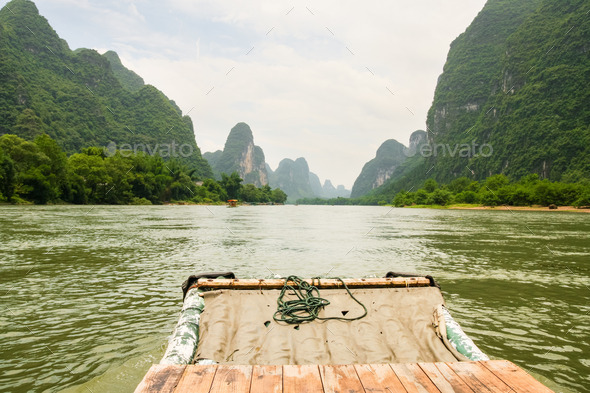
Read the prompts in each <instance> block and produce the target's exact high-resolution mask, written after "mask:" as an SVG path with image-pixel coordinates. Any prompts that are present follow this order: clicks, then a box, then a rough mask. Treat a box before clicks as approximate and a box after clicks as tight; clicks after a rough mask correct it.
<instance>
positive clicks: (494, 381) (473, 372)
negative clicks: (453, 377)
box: [445, 362, 512, 393]
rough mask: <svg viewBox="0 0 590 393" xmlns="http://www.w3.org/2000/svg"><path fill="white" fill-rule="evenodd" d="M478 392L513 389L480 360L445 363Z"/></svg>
mask: <svg viewBox="0 0 590 393" xmlns="http://www.w3.org/2000/svg"><path fill="white" fill-rule="evenodd" d="M445 364H446V365H447V366H449V368H450V369H451V370H453V371H454V372H455V373H456V374H457V375H458V376H460V377H461V379H462V380H463V381H464V382H465V383H466V384H467V385H469V387H470V388H471V389H473V390H475V391H476V392H505V393H508V392H511V391H512V389H511V388H510V387H509V386H508V385H506V384H505V383H504V382H502V380H501V379H499V378H498V377H496V376H495V375H494V374H493V373H492V372H491V371H490V370H488V369H487V368H485V367H484V366H482V365H481V364H479V363H478V362H453V363H445Z"/></svg>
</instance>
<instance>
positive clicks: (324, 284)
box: [197, 277, 430, 289]
mask: <svg viewBox="0 0 590 393" xmlns="http://www.w3.org/2000/svg"><path fill="white" fill-rule="evenodd" d="M305 281H307V282H308V283H310V284H312V285H315V286H316V287H318V288H319V289H336V288H344V287H343V285H342V283H341V282H340V281H339V280H334V279H322V280H317V279H315V280H311V279H307V280H305ZM343 281H344V283H346V285H347V286H348V287H349V288H392V287H393V288H403V287H427V286H429V285H430V281H429V280H428V279H427V278H425V277H407V278H406V277H395V278H361V279H344V280H343ZM289 283H290V284H294V283H293V282H291V281H290V282H289ZM284 284H285V279H275V278H273V279H266V280H265V279H225V278H220V279H217V278H201V279H199V281H198V282H197V286H198V287H199V288H210V289H280V288H282V287H283V285H284Z"/></svg>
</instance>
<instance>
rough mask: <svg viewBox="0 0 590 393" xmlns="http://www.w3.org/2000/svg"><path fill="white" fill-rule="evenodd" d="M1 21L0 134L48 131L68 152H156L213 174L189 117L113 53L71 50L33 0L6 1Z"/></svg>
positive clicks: (200, 172) (29, 134)
mask: <svg viewBox="0 0 590 393" xmlns="http://www.w3.org/2000/svg"><path fill="white" fill-rule="evenodd" d="M0 26H1V31H0V53H1V61H0V75H2V88H1V89H0V134H7V133H12V134H16V135H18V136H20V137H22V138H25V139H29V140H32V139H34V138H35V137H36V136H38V135H40V134H42V133H46V134H48V135H49V136H50V137H51V138H53V139H55V140H56V141H57V143H58V144H59V145H60V146H61V147H62V149H64V150H65V151H66V152H67V153H69V154H71V153H75V152H78V151H80V149H81V148H84V147H88V146H102V147H107V146H109V147H113V149H117V148H126V149H131V150H133V151H138V150H141V151H152V152H154V151H155V152H158V153H160V155H162V156H163V157H164V158H176V159H178V160H179V161H181V162H183V163H185V164H187V165H189V166H190V167H192V168H194V169H195V170H196V172H195V173H196V174H197V175H198V176H200V177H211V176H212V175H213V173H212V171H211V168H210V166H209V164H208V163H207V161H206V160H204V159H203V158H202V157H201V152H200V150H199V147H198V146H197V144H196V141H195V135H194V132H193V124H192V121H191V119H190V118H189V117H188V116H182V113H181V112H180V110H179V109H178V107H177V106H176V105H175V104H174V103H173V102H171V101H170V100H169V99H168V98H167V97H166V96H165V95H164V94H163V93H162V92H161V91H160V90H158V89H156V88H155V87H153V86H150V85H143V81H142V80H141V78H140V77H139V76H137V74H135V73H133V72H132V71H129V70H127V69H126V68H124V67H123V65H122V64H120V61H118V62H117V60H118V56H116V54H115V53H114V52H112V53H109V52H107V53H108V54H105V55H104V56H101V55H100V54H99V53H97V52H96V51H94V50H89V49H78V50H76V51H72V50H70V48H69V47H68V44H67V43H66V42H65V41H64V40H62V39H61V38H59V36H58V35H57V33H56V32H55V31H54V30H53V29H52V28H51V26H50V25H49V23H48V21H47V20H46V19H45V18H44V17H42V16H41V15H39V11H38V10H37V7H36V6H35V4H34V3H33V2H32V1H28V0H13V1H10V2H9V3H7V4H6V6H4V7H3V8H2V10H0ZM138 78H139V79H138ZM120 80H128V81H127V82H125V81H123V83H122V82H121V81H120ZM140 80H141V83H140Z"/></svg>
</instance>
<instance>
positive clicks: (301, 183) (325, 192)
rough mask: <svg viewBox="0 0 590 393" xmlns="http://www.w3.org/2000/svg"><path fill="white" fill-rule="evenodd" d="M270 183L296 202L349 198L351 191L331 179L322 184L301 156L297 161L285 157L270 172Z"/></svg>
mask: <svg viewBox="0 0 590 393" xmlns="http://www.w3.org/2000/svg"><path fill="white" fill-rule="evenodd" d="M269 179H270V183H269V185H270V186H271V187H273V188H276V187H278V188H280V189H281V190H283V191H285V193H287V196H288V199H287V201H288V202H289V203H294V202H296V201H297V200H298V199H302V198H326V199H327V198H337V197H343V198H348V197H349V196H350V191H348V190H347V189H346V188H345V187H344V186H342V185H339V186H338V187H334V186H333V185H332V182H331V181H330V180H325V181H324V185H323V186H322V184H321V182H320V178H319V177H318V176H317V175H316V174H315V173H313V172H310V170H309V165H308V164H307V160H305V158H303V157H299V158H298V159H296V160H295V161H293V160H291V159H290V158H285V159H283V160H282V161H281V162H280V163H279V166H278V168H277V170H276V171H274V172H270V173H269Z"/></svg>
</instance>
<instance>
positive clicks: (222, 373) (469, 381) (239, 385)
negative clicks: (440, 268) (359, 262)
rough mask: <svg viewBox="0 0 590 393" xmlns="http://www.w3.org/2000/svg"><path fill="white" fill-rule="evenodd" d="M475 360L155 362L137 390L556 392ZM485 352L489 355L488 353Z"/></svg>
mask: <svg viewBox="0 0 590 393" xmlns="http://www.w3.org/2000/svg"><path fill="white" fill-rule="evenodd" d="M232 275H233V274H232ZM306 281H307V282H308V283H309V284H311V285H314V286H317V287H318V288H321V289H339V288H342V287H343V283H345V284H346V285H347V286H348V287H349V288H350V289H351V290H356V289H362V288H404V287H405V288H408V290H409V288H419V287H428V286H433V285H436V283H435V282H434V280H433V279H432V278H431V277H429V276H427V277H389V274H388V276H387V277H385V278H367V279H345V280H342V281H339V280H336V279H322V280H321V282H319V281H318V280H317V279H316V280H313V279H310V280H306ZM284 284H285V279H235V278H233V279H213V278H199V279H197V280H196V281H195V284H193V286H192V287H193V288H198V289H199V290H204V291H212V290H228V289H235V290H240V289H241V290H250V291H252V290H257V291H262V290H263V289H279V288H281V287H282V286H283V285H284ZM404 291H405V289H404ZM185 294H186V292H185ZM202 294H203V293H200V294H199V296H201V295H202ZM472 359H473V360H475V361H435V362H430V363H428V362H418V363H410V362H404V363H401V362H400V363H385V364H372V363H371V364H365V363H359V364H283V365H268V364H266V365H260V364H252V363H250V364H154V365H152V366H151V368H150V369H149V371H148V373H147V374H146V375H145V377H144V378H143V380H142V381H141V383H140V384H139V385H138V386H137V389H136V390H135V393H147V392H158V393H187V392H191V393H205V392H207V393H223V392H234V393H250V392H263V393H266V392H274V393H288V392H294V393H305V392H314V393H315V392H317V393H324V392H325V393H338V392H342V393H344V392H346V393H376V392H383V393H394V392H400V393H410V392H426V393H430V392H432V393H434V392H437V393H446V392H461V393H475V392H505V393H508V392H515V393H518V392H523V393H526V392H541V393H545V392H552V390H550V389H549V388H547V387H545V386H544V385H542V384H541V383H540V382H538V381H537V380H535V379H534V378H533V377H532V376H531V375H529V374H528V373H527V372H525V371H524V370H523V369H521V368H519V367H518V366H517V365H515V364H514V363H511V362H509V361H507V360H478V359H474V358H472ZM479 359H488V358H487V356H485V355H484V357H483V358H479ZM467 360H469V359H467Z"/></svg>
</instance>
